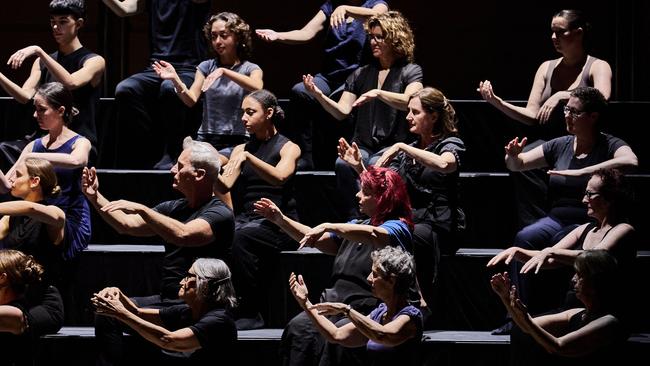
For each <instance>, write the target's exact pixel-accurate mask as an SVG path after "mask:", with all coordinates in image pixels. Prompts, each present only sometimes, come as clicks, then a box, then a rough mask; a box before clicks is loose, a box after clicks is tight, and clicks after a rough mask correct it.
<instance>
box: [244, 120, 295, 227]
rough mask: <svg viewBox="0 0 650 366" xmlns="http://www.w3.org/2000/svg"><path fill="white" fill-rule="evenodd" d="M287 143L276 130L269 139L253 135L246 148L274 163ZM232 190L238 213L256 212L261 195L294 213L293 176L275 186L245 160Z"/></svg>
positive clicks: (264, 159) (287, 212) (251, 213)
mask: <svg viewBox="0 0 650 366" xmlns="http://www.w3.org/2000/svg"><path fill="white" fill-rule="evenodd" d="M287 142H289V139H288V138H286V137H284V136H282V135H280V134H279V133H276V134H275V135H274V136H273V137H271V138H270V139H269V140H268V141H260V140H256V139H255V138H254V137H253V139H252V140H251V141H250V142H248V143H247V144H246V146H245V147H244V150H246V151H248V152H249V153H250V154H253V155H255V157H257V158H259V159H260V160H262V161H264V162H266V163H268V164H270V165H273V166H275V165H277V164H278V162H280V150H282V147H283V146H284V145H285V144H286V143H287ZM232 193H233V196H232V199H233V204H234V206H235V210H234V211H235V214H236V215H242V214H244V215H254V214H253V204H254V203H255V202H256V201H257V200H259V199H260V198H262V197H264V198H268V199H270V200H271V201H273V202H274V203H275V204H276V205H277V206H278V207H279V208H280V210H282V212H283V213H284V214H285V215H287V216H292V215H294V214H295V202H294V200H293V193H294V192H293V177H292V178H289V180H288V181H287V182H285V183H284V184H283V185H281V186H275V185H272V184H271V183H269V182H267V181H265V180H264V179H262V177H260V176H259V175H257V173H256V172H255V170H254V169H253V168H252V167H251V166H250V164H246V163H244V165H243V168H242V170H241V174H240V176H239V178H238V179H237V182H235V185H234V187H233V190H232Z"/></svg>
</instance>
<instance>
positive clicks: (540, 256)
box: [521, 248, 553, 274]
mask: <svg viewBox="0 0 650 366" xmlns="http://www.w3.org/2000/svg"><path fill="white" fill-rule="evenodd" d="M552 255H553V254H552V253H551V248H544V249H542V251H540V252H539V253H537V254H536V255H535V256H534V257H532V258H530V259H529V260H528V262H526V263H525V264H524V266H523V267H521V273H528V272H530V271H531V270H532V269H533V268H534V269H535V274H537V273H539V270H540V269H542V266H544V264H546V263H549V260H550V259H551V257H552Z"/></svg>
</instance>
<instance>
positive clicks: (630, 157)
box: [548, 146, 639, 176]
mask: <svg viewBox="0 0 650 366" xmlns="http://www.w3.org/2000/svg"><path fill="white" fill-rule="evenodd" d="M637 166H639V159H638V158H637V156H636V154H635V153H634V152H633V151H632V149H631V148H630V147H629V146H621V147H619V148H618V149H617V150H616V151H615V152H614V157H613V158H611V159H609V160H605V161H603V162H602V163H598V164H594V165H591V166H587V167H584V168H582V169H567V170H549V172H548V174H556V175H566V176H581V175H590V174H593V173H594V172H596V171H598V170H600V169H609V168H618V167H621V168H636V167H637Z"/></svg>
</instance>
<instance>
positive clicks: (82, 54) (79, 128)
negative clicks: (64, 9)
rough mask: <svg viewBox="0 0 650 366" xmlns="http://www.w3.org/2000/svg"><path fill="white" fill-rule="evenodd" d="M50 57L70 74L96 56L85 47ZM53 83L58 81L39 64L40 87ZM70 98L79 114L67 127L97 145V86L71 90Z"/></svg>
mask: <svg viewBox="0 0 650 366" xmlns="http://www.w3.org/2000/svg"><path fill="white" fill-rule="evenodd" d="M50 56H51V57H52V58H53V59H55V60H56V62H58V63H59V64H60V65H61V66H63V68H64V69H66V70H67V71H68V72H69V73H71V74H72V73H74V72H77V71H79V69H81V68H82V67H83V65H84V62H86V60H88V59H90V58H93V57H95V56H97V54H96V53H93V52H90V50H88V49H87V48H85V47H81V48H80V49H78V50H76V51H74V52H72V53H70V54H68V55H63V54H60V53H59V52H58V51H57V52H54V53H52V54H50ZM53 81H59V80H57V79H56V78H55V77H54V75H52V74H51V73H50V72H49V70H48V69H47V68H46V67H45V65H44V64H43V63H41V80H40V82H41V85H42V84H44V83H49V82H53ZM72 96H73V97H74V106H75V107H77V109H78V110H79V114H78V115H76V116H74V117H73V118H72V123H71V124H70V125H69V126H68V127H69V128H70V129H71V130H72V131H74V132H76V133H78V134H80V135H81V136H83V137H85V138H87V139H88V140H90V143H91V144H93V146H94V145H95V144H96V143H97V128H96V127H95V114H96V110H97V104H98V103H99V86H96V87H94V86H92V85H91V84H90V83H88V84H86V85H84V86H82V87H81V88H77V89H75V90H72Z"/></svg>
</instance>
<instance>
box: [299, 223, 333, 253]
mask: <svg viewBox="0 0 650 366" xmlns="http://www.w3.org/2000/svg"><path fill="white" fill-rule="evenodd" d="M327 225H328V224H327V223H324V224H320V225H318V226H316V227H314V228H312V229H310V230H309V231H307V233H305V236H304V237H303V238H302V239H301V240H300V246H299V247H298V249H302V248H304V247H313V246H314V244H315V243H316V241H317V240H318V239H320V237H321V236H322V235H323V234H325V233H326V232H327Z"/></svg>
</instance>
